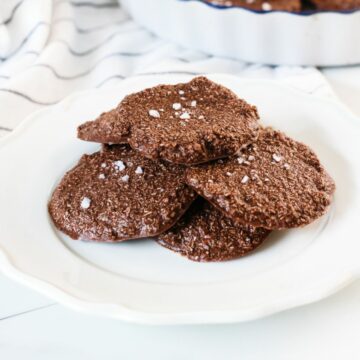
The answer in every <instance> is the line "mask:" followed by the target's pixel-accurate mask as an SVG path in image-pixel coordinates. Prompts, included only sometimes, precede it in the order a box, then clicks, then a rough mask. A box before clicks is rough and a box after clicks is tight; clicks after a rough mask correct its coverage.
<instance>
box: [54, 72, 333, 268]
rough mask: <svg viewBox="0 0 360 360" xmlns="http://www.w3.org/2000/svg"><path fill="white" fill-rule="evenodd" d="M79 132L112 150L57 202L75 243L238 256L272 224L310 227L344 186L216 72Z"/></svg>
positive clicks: (58, 217) (164, 89) (130, 101)
mask: <svg viewBox="0 0 360 360" xmlns="http://www.w3.org/2000/svg"><path fill="white" fill-rule="evenodd" d="M78 137H79V138H80V139H83V140H86V141H94V142H99V143H102V144H103V145H102V148H101V150H100V151H99V152H96V153H94V154H91V155H84V156H83V157H82V158H81V159H80V161H79V163H78V165H77V166H75V168H73V169H72V170H70V171H69V172H68V173H67V174H65V176H64V178H63V179H62V181H61V182H60V184H59V185H58V186H57V188H56V189H55V191H54V193H53V196H52V198H51V200H50V203H49V212H50V215H51V217H52V219H53V221H54V223H55V225H56V227H57V228H58V229H59V230H61V231H63V232H64V233H66V234H67V235H69V236H70V237H72V238H73V239H82V240H92V241H101V242H121V241H125V240H132V239H140V238H156V239H157V242H158V243H159V244H160V245H162V246H164V247H166V248H168V249H170V250H173V251H175V252H178V253H180V254H181V255H184V256H186V257H187V258H189V259H191V260H195V261H204V262H206V261H224V260H230V259H235V258H238V257H241V256H244V255H246V254H248V253H249V252H251V251H252V250H254V249H255V248H257V247H258V246H259V245H260V244H261V243H262V242H263V241H264V240H265V239H266V237H267V236H268V235H269V233H270V232H271V231H272V230H281V229H289V228H295V227H301V226H305V225H307V224H310V223H311V222H312V221H314V220H316V219H317V218H319V217H320V216H322V215H323V214H324V213H325V212H326V211H327V209H328V207H329V205H330V203H331V200H332V197H333V193H334V191H335V185H334V182H333V180H332V179H331V178H330V176H329V175H328V174H327V172H326V171H325V170H324V168H323V167H322V165H321V164H320V162H319V160H318V158H317V157H316V155H315V154H314V153H313V152H312V151H311V150H310V149H309V148H308V147H307V146H305V145H303V144H301V143H299V142H296V141H294V140H292V139H290V138H289V137H287V136H286V135H284V134H283V133H281V132H278V131H275V130H272V129H270V128H263V127H261V126H260V124H259V116H258V112H257V109H256V107H254V106H251V105H249V104H248V103H246V102H245V101H244V100H242V99H239V98H238V97H237V96H236V95H235V94H234V93H233V92H231V91H230V90H228V89H226V88H224V87H223V86H221V85H218V84H215V83H213V82H211V81H210V80H208V79H207V78H205V77H198V78H195V79H193V80H192V81H190V82H189V83H186V84H178V85H160V86H156V87H154V88H150V89H146V90H144V91H141V92H139V93H135V94H131V95H129V96H127V97H125V98H124V100H123V101H122V102H121V103H120V104H119V106H118V107H117V108H116V109H114V110H111V111H110V112H107V113H104V114H102V115H100V117H99V118H98V119H96V120H95V121H90V122H87V123H85V124H83V125H81V126H80V127H79V129H78ZM109 144H111V145H109Z"/></svg>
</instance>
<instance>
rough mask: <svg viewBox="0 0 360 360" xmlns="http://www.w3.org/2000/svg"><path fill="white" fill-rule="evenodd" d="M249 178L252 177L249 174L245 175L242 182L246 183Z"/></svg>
mask: <svg viewBox="0 0 360 360" xmlns="http://www.w3.org/2000/svg"><path fill="white" fill-rule="evenodd" d="M249 180H250V178H249V177H248V176H247V175H245V176H244V177H243V178H242V180H241V183H242V184H246V183H247V182H248V181H249Z"/></svg>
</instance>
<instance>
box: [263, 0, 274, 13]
mask: <svg viewBox="0 0 360 360" xmlns="http://www.w3.org/2000/svg"><path fill="white" fill-rule="evenodd" d="M261 7H262V9H263V10H264V11H271V10H272V6H271V4H269V3H268V2H264V3H263V4H262V6H261Z"/></svg>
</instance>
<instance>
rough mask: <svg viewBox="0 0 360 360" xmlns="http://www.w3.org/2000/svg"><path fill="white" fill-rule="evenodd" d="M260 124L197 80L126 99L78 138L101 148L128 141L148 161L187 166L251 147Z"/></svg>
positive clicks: (240, 104)
mask: <svg viewBox="0 0 360 360" xmlns="http://www.w3.org/2000/svg"><path fill="white" fill-rule="evenodd" d="M258 119H259V116H258V113H257V110H256V107H255V106H251V105H249V104H247V103H246V102H245V101H244V100H241V99H239V98H238V97H237V96H236V95H235V94H234V93H233V92H231V91H230V90H228V89H226V88H225V87H223V86H221V85H218V84H215V83H213V82H212V81H210V80H208V79H206V78H205V77H198V78H195V79H194V80H192V81H190V82H189V83H186V84H178V85H159V86H156V87H153V88H150V89H146V90H143V91H140V92H138V93H135V94H131V95H128V96H127V97H125V99H124V100H123V101H122V102H121V103H120V105H119V106H118V108H117V109H116V110H114V111H113V112H111V113H109V115H107V114H105V115H103V116H102V117H100V118H99V119H97V120H95V121H94V122H90V123H86V124H84V125H82V126H80V128H79V137H80V138H81V139H86V140H90V141H100V142H103V143H117V142H123V141H124V138H125V137H128V140H129V143H130V145H131V147H132V148H134V149H136V150H137V151H138V152H139V153H141V154H142V155H143V156H145V157H147V158H150V159H163V160H167V161H170V162H173V163H179V164H186V165H190V164H197V163H203V162H207V161H209V160H213V159H217V158H222V157H226V156H230V155H232V154H234V153H236V152H237V151H238V150H239V149H240V148H241V147H243V146H246V145H248V144H249V143H251V142H253V141H254V140H255V139H256V137H257V134H258V127H259V125H258ZM129 124H131V125H130V128H129Z"/></svg>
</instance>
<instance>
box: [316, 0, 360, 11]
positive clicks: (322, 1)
mask: <svg viewBox="0 0 360 360" xmlns="http://www.w3.org/2000/svg"><path fill="white" fill-rule="evenodd" d="M312 2H313V3H314V5H315V6H316V7H317V8H318V9H320V10H355V9H357V8H360V0H312Z"/></svg>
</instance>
